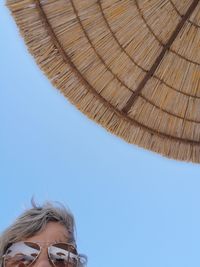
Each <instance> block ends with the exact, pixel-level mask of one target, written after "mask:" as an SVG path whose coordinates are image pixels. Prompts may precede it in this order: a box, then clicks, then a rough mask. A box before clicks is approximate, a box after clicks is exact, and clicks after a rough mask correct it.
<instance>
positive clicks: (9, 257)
mask: <svg viewBox="0 0 200 267" xmlns="http://www.w3.org/2000/svg"><path fill="white" fill-rule="evenodd" d="M41 243H42V242H41ZM41 251H42V247H41V246H40V245H39V244H38V243H34V242H17V243H13V244H12V245H11V246H10V247H9V248H8V249H7V251H6V253H5V255H4V256H3V260H4V261H3V262H4V265H3V267H28V266H30V265H31V264H33V263H34V262H35V261H36V260H37V258H38V257H39V255H40V253H41ZM47 251H48V257H49V260H50V262H51V263H52V264H53V266H54V267H77V266H79V263H81V261H82V260H83V259H82V258H81V256H80V255H78V253H77V251H76V248H75V247H74V246H73V245H71V244H68V243H55V244H51V245H50V246H48V249H47Z"/></svg>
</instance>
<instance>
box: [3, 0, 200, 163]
mask: <svg viewBox="0 0 200 267" xmlns="http://www.w3.org/2000/svg"><path fill="white" fill-rule="evenodd" d="M7 5H8V7H9V8H10V10H11V11H12V14H13V16H14V18H15V21H16V23H17V25H18V26H19V29H20V32H21V34H22V36H23V38H24V40H25V42H26V44H27V46H28V49H29V51H30V53H31V54H32V55H33V56H34V58H35V60H36V62H37V63H38V65H39V66H40V68H41V69H42V70H43V71H44V73H45V74H46V75H47V76H48V78H49V79H50V81H51V82H52V83H53V85H54V86H56V87H57V88H58V89H59V90H60V91H61V92H62V93H63V94H64V95H65V96H66V97H67V98H68V99H69V100H70V101H71V102H72V103H73V104H74V105H76V106H77V107H78V109H80V110H81V111H82V112H83V113H85V114H86V115H87V116H88V117H90V118H91V119H93V120H95V121H96V122H98V123H100V124H101V125H103V126H104V127H105V128H106V129H108V130H109V131H111V132H112V133H114V134H116V135H118V136H120V137H122V138H123V139H125V140H126V141H127V142H129V143H133V144H137V145H139V146H142V147H144V148H147V149H150V150H153V151H156V152H158V153H161V154H163V155H165V156H167V157H172V158H175V159H180V160H185V161H193V162H200V1H199V0H181V1H180V0H121V1H120V0H7Z"/></svg>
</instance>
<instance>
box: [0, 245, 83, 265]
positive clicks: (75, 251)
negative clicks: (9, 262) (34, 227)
mask: <svg viewBox="0 0 200 267" xmlns="http://www.w3.org/2000/svg"><path fill="white" fill-rule="evenodd" d="M18 243H19V244H20V243H24V244H25V243H30V244H34V245H37V246H38V248H39V250H38V252H39V253H38V255H37V256H36V257H35V259H34V260H33V261H32V262H31V263H30V264H28V265H27V266H26V267H29V266H31V265H32V264H33V263H34V262H36V261H37V259H38V258H39V256H40V254H41V252H42V249H44V247H46V244H49V245H48V246H47V254H48V259H49V262H50V263H51V264H52V265H53V266H54V267H57V266H56V264H55V263H54V262H53V260H52V259H51V256H50V252H49V248H50V247H51V246H54V245H56V244H61V245H62V244H63V245H68V246H70V247H72V248H73V249H74V252H72V251H70V250H66V251H68V252H69V253H71V254H73V258H75V259H76V265H74V266H73V267H78V266H79V263H80V262H81V258H82V257H81V255H79V254H78V252H77V250H76V246H75V245H74V244H72V243H65V242H53V243H52V242H43V241H37V242H32V241H30V242H29V241H19V242H15V243H12V244H10V245H9V246H8V248H7V249H6V252H5V254H4V255H3V256H2V258H3V267H6V264H5V258H6V256H7V254H8V253H7V252H8V250H9V248H10V247H11V246H12V245H14V244H18ZM40 244H45V246H42V245H40ZM58 248H59V247H58ZM61 249H62V248H61ZM68 257H69V255H68ZM69 264H71V263H68V264H67V267H68V265H69Z"/></svg>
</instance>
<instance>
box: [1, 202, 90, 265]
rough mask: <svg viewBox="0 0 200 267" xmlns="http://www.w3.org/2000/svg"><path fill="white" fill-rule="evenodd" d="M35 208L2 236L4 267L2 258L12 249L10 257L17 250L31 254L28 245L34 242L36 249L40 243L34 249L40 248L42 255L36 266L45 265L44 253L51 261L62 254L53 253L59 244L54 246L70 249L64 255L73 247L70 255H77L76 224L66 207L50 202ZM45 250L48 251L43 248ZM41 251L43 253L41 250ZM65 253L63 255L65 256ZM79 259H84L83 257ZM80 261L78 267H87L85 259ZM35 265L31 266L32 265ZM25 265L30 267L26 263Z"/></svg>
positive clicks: (34, 205)
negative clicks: (85, 266)
mask: <svg viewBox="0 0 200 267" xmlns="http://www.w3.org/2000/svg"><path fill="white" fill-rule="evenodd" d="M32 205H33V207H32V208H31V209H29V210H27V211H25V212H24V213H23V214H22V215H21V216H19V218H18V219H17V220H16V221H15V222H14V223H13V224H12V225H11V226H10V227H8V228H7V229H6V230H5V231H4V232H3V234H2V235H1V237H0V260H1V262H0V266H1V267H2V264H3V260H2V256H3V255H4V254H5V253H6V251H8V247H9V249H10V252H9V253H10V254H9V257H10V255H11V253H13V251H15V250H26V251H27V244H29V243H30V242H31V244H32V246H33V243H32V242H34V243H35V244H36V245H34V246H37V251H38V253H40V254H39V255H38V257H37V260H35V261H34V262H33V264H35V265H39V264H40V263H41V261H40V258H41V257H42V255H43V254H44V253H45V254H44V255H46V256H48V258H50V259H51V257H54V256H55V257H56V255H58V253H61V252H62V251H58V252H57V254H55V255H53V254H52V251H53V252H55V247H56V245H54V244H55V243H56V244H58V243H59V244H63V245H64V244H67V245H65V247H64V249H65V248H66V250H63V251H64V254H66V253H65V251H67V250H68V249H67V248H69V251H70V252H75V254H76V243H75V236H74V230H75V222H74V218H73V215H72V214H71V213H70V212H69V211H68V210H67V209H66V208H65V207H63V206H61V205H59V206H55V205H53V204H51V203H46V204H44V205H43V206H37V205H36V204H35V203H32ZM21 241H23V242H24V241H26V242H25V243H23V242H21ZM27 242H29V243H27ZM12 244H13V245H12ZM52 244H53V246H52ZM63 245H62V246H63ZM68 245H70V246H68ZM59 246H60V245H59ZM59 246H57V247H56V250H57V249H58V247H59ZM66 246H68V247H66ZM44 247H45V249H43V248H44ZM40 248H41V252H40V251H39V250H40ZM70 248H72V250H70ZM59 249H60V248H59ZM29 250H30V248H29ZM11 251H12V252H11ZM44 251H46V252H44ZM49 251H51V255H48V254H50V252H49ZM20 252H21V251H20ZM18 253H19V252H18ZM64 254H63V253H62V255H64ZM69 255H74V253H72V254H68V256H69ZM63 257H64V256H63ZM7 258H8V257H7ZM79 258H80V259H81V258H82V257H79ZM79 258H78V259H79ZM46 259H47V257H46ZM53 260H54V259H53ZM53 260H52V259H51V261H48V259H47V260H46V266H45V265H44V264H42V265H41V266H34V267H50V266H47V265H48V264H51V265H52V263H53ZM59 261H60V262H61V258H59ZM77 261H78V264H77V266H79V267H82V266H84V263H83V261H81V260H77ZM85 261H86V260H85ZM5 262H6V261H5ZM44 262H45V261H43V263H44ZM47 262H48V264H47ZM33 264H31V266H32V265H33ZM21 266H22V265H20V266H19V267H21ZM23 266H24V267H26V265H25V264H24V265H23ZM54 266H55V264H54ZM60 266H61V265H60ZM60 266H59V267H60ZM71 266H72V267H74V266H75V265H74V266H73V265H69V267H71ZM4 267H18V266H16V265H15V266H14V265H13V266H8V264H7V266H4ZM56 267H57V266H56ZM67 267H68V266H67Z"/></svg>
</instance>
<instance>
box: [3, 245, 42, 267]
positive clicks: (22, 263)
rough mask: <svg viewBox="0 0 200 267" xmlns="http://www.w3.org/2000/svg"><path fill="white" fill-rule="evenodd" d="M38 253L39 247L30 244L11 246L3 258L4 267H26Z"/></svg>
mask: <svg viewBox="0 0 200 267" xmlns="http://www.w3.org/2000/svg"><path fill="white" fill-rule="evenodd" d="M39 253H40V247H39V246H38V245H37V244H34V243H31V242H17V243H14V244H12V245H11V246H10V247H9V248H8V249H7V251H6V254H5V256H4V267H27V266H29V265H30V264H31V263H33V262H34V260H35V259H36V258H37V256H38V255H39Z"/></svg>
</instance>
